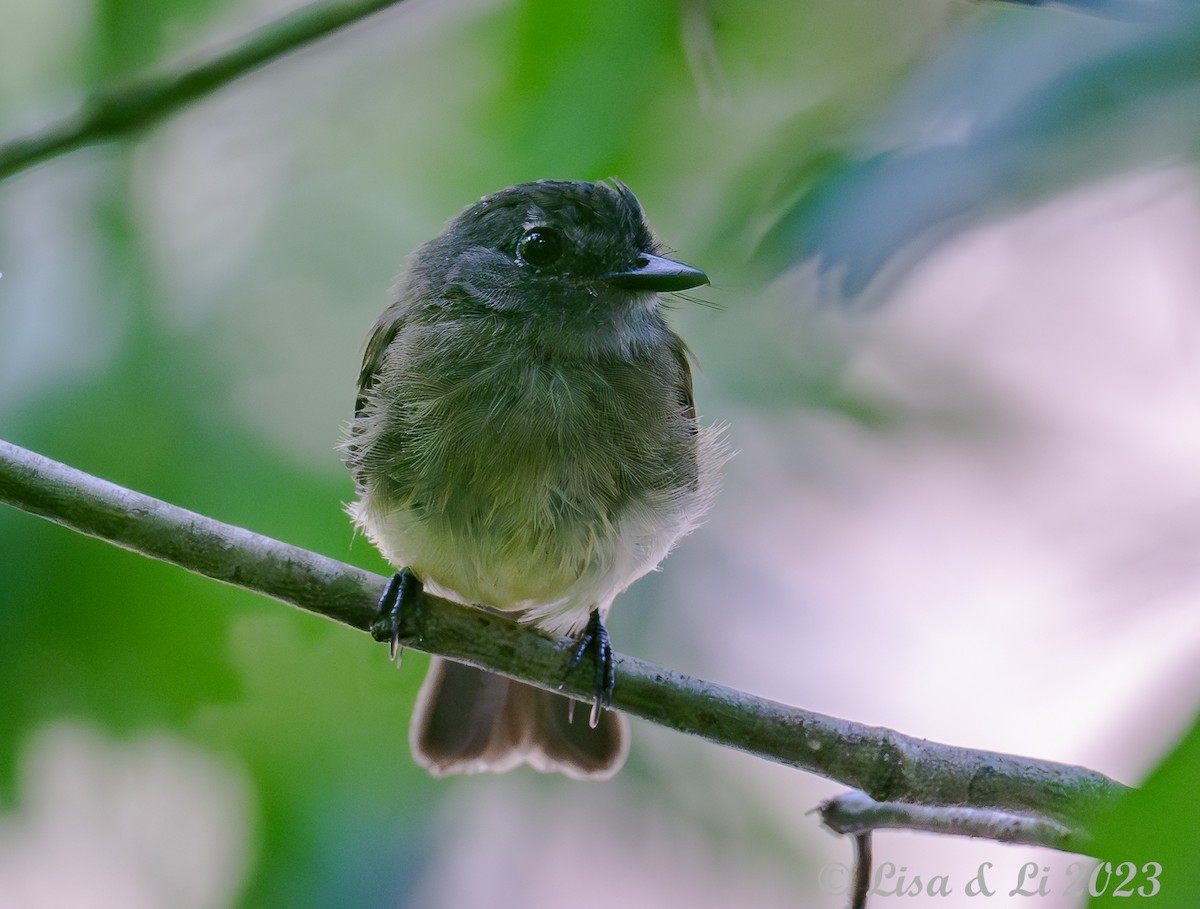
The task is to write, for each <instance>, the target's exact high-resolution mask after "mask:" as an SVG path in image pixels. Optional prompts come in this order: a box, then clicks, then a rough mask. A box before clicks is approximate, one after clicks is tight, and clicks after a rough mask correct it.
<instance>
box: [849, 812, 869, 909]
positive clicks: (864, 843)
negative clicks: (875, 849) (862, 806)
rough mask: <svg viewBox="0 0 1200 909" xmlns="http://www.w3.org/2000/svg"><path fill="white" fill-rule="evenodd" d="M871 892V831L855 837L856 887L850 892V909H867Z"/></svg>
mask: <svg viewBox="0 0 1200 909" xmlns="http://www.w3.org/2000/svg"><path fill="white" fill-rule="evenodd" d="M870 892H871V831H869V830H868V831H867V832H865V833H856V834H855V835H854V887H853V889H852V890H851V891H850V909H867V894H868V893H870Z"/></svg>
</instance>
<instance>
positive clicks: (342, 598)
mask: <svg viewBox="0 0 1200 909" xmlns="http://www.w3.org/2000/svg"><path fill="white" fill-rule="evenodd" d="M0 501H2V502H5V503H7V504H9V505H12V506H14V507H16V508H19V509H21V510H23V511H27V512H29V513H31V514H35V515H40V516H41V517H44V518H46V519H48V520H50V521H54V522H56V523H58V524H62V525H64V526H66V527H69V528H72V529H74V530H77V531H79V532H80V533H84V534H88V535H91V536H95V537H99V538H100V539H103V540H107V541H108V542H110V543H114V544H116V545H118V546H122V547H124V548H126V549H131V550H133V551H135V552H139V553H142V554H143V555H146V556H149V557H151V558H155V559H161V560H163V561H167V562H171V563H172V564H175V565H178V566H180V567H181V568H186V569H188V570H189V571H194V572H196V573H198V574H203V575H206V576H207V577H210V578H214V579H216V580H219V581H224V582H226V583H228V584H233V585H236V586H238V587H242V588H245V589H247V590H252V591H255V592H257V593H261V594H265V595H266V596H270V597H273V598H275V599H277V600H280V601H282V602H284V603H288V604H290V605H292V606H297V607H299V608H301V609H304V610H307V611H309V612H313V613H316V614H318V615H322V616H325V617H326V618H329V619H333V620H334V621H336V622H340V623H342V624H343V625H348V626H349V627H351V628H355V629H357V630H359V631H367V630H368V627H369V625H370V623H371V620H372V618H374V615H375V605H376V603H377V602H378V600H379V597H380V595H381V593H382V592H383V589H384V587H385V585H386V583H387V579H385V578H383V577H381V576H379V575H377V574H372V573H371V572H367V571H363V570H362V569H359V568H354V567H353V566H350V565H346V564H343V563H341V562H338V561H336V560H334V559H329V558H326V557H325V556H321V555H317V554H316V553H312V552H308V551H307V550H304V549H299V548H297V547H295V546H289V545H288V544H286V543H281V542H279V541H277V540H272V539H270V538H268V537H264V536H260V535H258V534H255V533H252V532H250V531H248V530H245V529H243V528H240V527H233V526H231V525H229V524H223V523H221V522H220V521H215V520H213V519H212V518H207V517H204V516H202V515H198V514H195V513H193V512H190V511H187V510H185V509H183V508H179V507H177V506H175V505H170V504H168V503H166V502H162V501H160V500H158V499H153V498H151V497H149V496H145V495H142V494H140V493H137V492H134V491H132V490H129V489H125V488H123V487H120V486H116V485H114V484H112V483H108V482H105V481H104V480H100V479H98V478H96V477H93V476H90V475H88V474H86V473H82V472H81V471H78V470H75V469H74V468H71V467H68V466H66V465H64V464H60V463H58V462H56V461H52V460H50V459H49V458H46V457H43V456H42V455H39V454H36V453H34V452H31V451H27V450H25V449H23V448H19V447H17V446H15V445H12V444H10V443H8V442H3V441H0ZM402 643H403V644H404V645H405V646H408V647H412V648H414V649H416V650H422V651H426V652H428V653H433V654H440V655H441V656H445V657H449V658H450V659H454V660H459V661H461V662H464V663H470V664H472V665H474V666H479V667H481V668H484V669H489V670H492V671H494V672H499V673H502V674H504V675H507V676H510V677H512V678H515V679H520V680H521V681H524V682H529V683H530V684H533V685H537V686H539V687H541V688H546V689H549V690H557V689H558V686H559V682H560V680H561V679H562V677H563V671H564V667H565V666H566V664H567V662H568V660H569V658H570V652H571V642H569V641H566V640H563V639H557V640H556V639H552V638H549V637H547V636H545V635H544V634H542V633H540V632H539V631H537V630H536V629H534V628H530V627H527V626H522V625H518V624H516V623H514V622H510V621H508V620H506V619H505V618H504V617H502V616H498V615H493V614H490V613H486V612H483V611H481V610H479V609H473V608H471V607H468V606H463V605H461V604H458V603H452V602H449V601H447V600H442V599H438V598H436V597H428V598H427V605H426V608H425V610H424V613H423V615H422V621H421V628H420V632H419V635H415V636H412V637H409V638H406V639H404V640H403V641H402ZM579 675H581V676H582V675H586V673H582V674H579ZM564 690H565V691H566V692H567V693H569V694H573V695H575V696H577V697H579V698H580V699H581V700H588V699H590V697H591V689H590V688H589V687H588V685H587V680H586V679H583V678H580V679H579V680H578V681H574V680H568V682H567V685H566V688H565V689H564ZM613 707H614V708H615V709H618V710H622V711H624V712H626V713H630V714H633V715H634V716H640V717H642V718H643V719H646V720H649V721H650V722H653V723H657V724H659V725H661V726H666V727H668V728H670V729H676V730H679V731H680V732H686V733H690V734H692V735H697V736H700V737H701V738H704V739H707V740H709V741H711V742H715V743H717V744H720V745H726V746H728V747H731V748H737V749H739V750H741V751H746V752H749V753H750V754H754V755H757V756H759V757H762V758H766V759H768V760H772V761H777V762H779V763H781V764H786V765H788V766H790V767H795V768H798V769H800V770H807V771H809V772H810V773H816V774H819V775H820V776H824V777H828V778H830V779H833V780H837V781H839V782H841V783H844V784H846V785H847V786H851V787H853V788H855V789H859V790H862V791H863V792H865V793H866V794H867V795H869V796H870V797H871V798H873V799H875V800H877V801H879V802H899V803H908V804H913V805H924V806H930V807H937V806H955V807H962V808H972V809H991V810H998V811H1003V812H1011V813H1015V814H1020V815H1029V816H1032V817H1034V818H1041V819H1045V821H1046V822H1047V823H1046V824H1043V825H1039V824H1030V826H1029V830H1032V831H1035V833H1033V834H1030V837H1029V839H1027V840H1026V841H1027V842H1038V843H1040V844H1041V845H1047V846H1052V847H1054V848H1057V849H1064V850H1067V851H1082V850H1084V849H1086V846H1087V842H1088V839H1089V834H1088V828H1089V826H1090V824H1091V822H1092V820H1093V819H1094V818H1095V817H1096V815H1097V814H1098V813H1099V812H1101V811H1103V810H1104V809H1106V808H1107V807H1109V806H1111V805H1112V804H1113V803H1114V802H1115V801H1116V800H1117V799H1119V798H1120V796H1121V795H1122V794H1123V793H1124V792H1125V791H1126V789H1125V787H1123V786H1122V785H1120V784H1119V783H1116V782H1114V781H1113V780H1110V779H1108V778H1107V777H1105V776H1102V775H1101V774H1099V773H1096V772H1094V771H1091V770H1087V769H1084V768H1082V767H1073V766H1069V765H1065V764H1057V763H1053V762H1050V761H1040V760H1035V759H1033V758H1025V757H1017V756H1015V755H1009V754H1000V753H995V752H990V751H975V750H971V749H967V748H956V747H953V746H950V745H941V744H937V743H934V742H929V741H925V740H923V739H917V738H912V737H910V736H906V735H902V734H901V733H898V732H894V731H892V730H890V729H885V728H881V727H877V726H865V725H862V724H860V723H854V722H851V721H849V720H842V719H837V718H835V717H830V716H825V715H823V714H819V713H813V712H811V711H808V710H801V709H799V708H796V707H789V706H787V705H784V704H780V703H778V702H776V701H770V700H766V699H765V698H760V697H755V696H754V695H751V694H746V693H744V692H741V691H737V690H735V689H732V688H726V687H723V686H721V685H715V684H713V683H712V682H706V681H704V680H702V679H697V678H693V677H690V676H686V675H683V674H681V673H678V672H673V671H671V670H669V669H664V668H662V667H659V666H655V665H652V664H650V663H647V662H644V661H642V660H639V659H636V658H634V657H630V656H620V655H618V657H617V686H616V691H615V692H614V695H613ZM886 820H887V823H886V825H887V826H894V825H896V821H895V815H894V812H893V813H892V815H889V817H888V818H887V819H886ZM1038 830H1045V831H1050V834H1049V835H1047V836H1045V837H1040V836H1038V835H1037V834H1036V831H1038ZM950 832H954V831H950ZM963 832H968V831H965V830H964V831H963ZM969 833H970V835H981V834H980V831H979V829H974V828H973V829H971V830H970V831H969ZM983 835H986V833H984V834H983Z"/></svg>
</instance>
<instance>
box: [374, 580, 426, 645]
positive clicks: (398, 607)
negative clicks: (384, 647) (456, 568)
mask: <svg viewBox="0 0 1200 909" xmlns="http://www.w3.org/2000/svg"><path fill="white" fill-rule="evenodd" d="M424 600H425V588H424V587H423V586H422V585H421V579H420V578H418V577H417V576H416V575H415V574H413V572H412V570H411V569H409V568H401V569H400V570H399V571H397V572H396V573H395V574H394V575H392V579H391V580H390V581H388V585H387V587H386V588H385V589H384V591H383V596H381V597H380V598H379V607H378V609H377V610H376V613H375V618H374V620H373V621H372V622H371V637H373V638H374V639H375V640H377V641H381V642H382V641H387V643H388V657H389V659H391V660H394V661H395V663H396V665H397V666H399V665H400V657H401V656H403V654H404V648H403V647H401V646H400V638H401V637H402V636H403V635H402V634H401V628H402V626H403V625H405V624H406V623H407V624H409V626H410V627H411V623H412V620H413V619H414V618H415V617H416V616H417V614H418V613H419V612H420V611H421V606H422V604H423V602H424Z"/></svg>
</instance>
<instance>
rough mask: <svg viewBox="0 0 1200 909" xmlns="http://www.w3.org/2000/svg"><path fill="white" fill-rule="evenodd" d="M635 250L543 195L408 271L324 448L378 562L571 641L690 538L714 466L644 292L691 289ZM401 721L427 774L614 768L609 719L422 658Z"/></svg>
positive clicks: (605, 194)
mask: <svg viewBox="0 0 1200 909" xmlns="http://www.w3.org/2000/svg"><path fill="white" fill-rule="evenodd" d="M656 253H657V244H656V243H655V241H654V239H653V237H652V236H651V234H650V231H649V229H648V227H647V226H646V223H645V220H644V218H643V216H642V211H641V207H640V206H639V205H638V202H637V199H636V198H635V197H634V196H633V194H632V193H631V192H630V191H629V190H628V189H627V188H626V187H624V186H623V185H622V184H620V183H616V182H615V181H614V183H613V185H611V186H610V185H607V184H603V183H598V184H592V183H560V182H545V181H544V182H538V183H531V184H523V185H521V186H514V187H511V188H509V189H506V190H503V191H501V192H499V193H496V194H494V195H491V196H488V197H485V198H484V199H483V200H481V201H480V202H479V203H477V204H476V205H474V206H472V207H471V208H469V209H467V210H466V211H465V212H463V213H462V214H461V215H459V217H458V218H457V219H455V220H454V221H453V222H452V223H451V224H450V225H449V226H448V227H447V229H446V230H445V232H443V233H442V234H441V235H440V236H439V237H437V238H436V239H434V240H433V241H431V242H430V243H428V244H426V245H425V246H423V247H422V248H421V249H420V250H418V251H417V252H416V253H415V254H414V256H413V258H412V260H411V262H410V264H409V268H408V270H407V273H406V275H405V276H404V278H403V279H402V280H401V282H400V284H399V285H398V288H397V293H396V302H395V303H394V304H393V305H392V306H391V307H390V308H389V309H388V310H387V311H386V312H384V314H383V315H382V316H381V317H380V319H379V321H378V323H377V324H376V326H375V328H374V330H373V332H372V334H371V336H370V339H369V341H368V344H367V351H366V356H365V358H364V362H363V368H362V373H361V376H360V380H359V400H358V406H357V413H356V416H355V419H354V421H353V423H352V424H351V429H350V434H349V438H348V439H347V440H346V442H345V444H344V450H345V452H346V455H347V458H346V459H347V463H348V464H349V466H350V468H351V470H352V471H353V474H354V478H355V481H356V485H357V489H358V496H359V498H358V501H357V502H355V503H353V504H352V505H351V507H350V511H351V514H352V515H353V517H354V519H355V521H356V522H357V523H358V524H359V526H361V527H362V528H363V530H364V531H365V532H366V534H367V536H368V537H369V538H370V539H371V540H372V541H373V542H374V543H375V544H376V545H377V546H378V547H379V549H380V551H381V552H382V553H383V554H384V556H385V557H386V558H387V559H388V560H389V561H391V562H392V563H393V564H394V565H396V566H398V567H400V566H406V567H408V568H410V569H411V570H412V571H413V572H414V573H415V574H416V575H417V576H418V577H419V578H420V579H421V580H422V582H423V583H424V585H425V586H426V587H427V588H428V589H430V590H432V591H435V592H437V593H440V594H442V595H445V596H449V597H451V598H453V599H457V600H460V601H462V602H466V603H475V604H481V605H485V606H488V607H492V608H495V609H500V610H504V611H510V612H513V613H515V614H516V615H517V616H519V617H520V618H521V619H523V620H526V621H531V622H535V623H536V624H537V625H539V627H542V628H544V629H546V630H548V631H551V632H557V633H568V634H570V633H574V632H577V631H578V630H579V629H580V628H581V627H582V626H583V625H584V624H585V623H586V621H587V619H588V616H589V614H590V613H591V611H592V610H599V612H600V614H601V615H603V614H605V613H606V612H607V609H608V607H609V606H610V605H611V603H612V600H613V598H614V597H615V596H616V595H617V594H618V593H619V592H620V591H621V590H623V589H624V588H625V587H626V586H628V585H629V584H630V583H631V582H632V581H634V580H636V579H637V578H638V577H640V576H641V575H643V574H645V573H646V572H647V571H650V570H652V569H653V568H654V567H655V566H656V565H657V564H658V563H659V562H660V561H661V560H662V558H663V557H664V556H665V555H666V554H667V552H668V550H669V549H670V548H671V546H672V545H673V544H674V542H675V541H676V540H677V539H678V538H679V537H680V536H682V535H683V534H684V533H686V532H687V531H688V530H690V529H691V528H692V527H693V526H694V525H695V523H696V521H697V520H698V518H699V517H700V515H701V514H702V512H703V510H704V508H705V507H706V505H707V503H708V501H709V499H710V497H711V494H712V491H713V474H714V473H715V468H716V466H717V464H718V462H719V461H720V454H719V451H718V445H717V443H716V441H715V433H714V432H713V431H712V430H710V429H704V428H702V427H700V426H699V425H698V423H697V420H696V413H695V407H694V405H693V402H692V380H691V372H690V369H689V366H688V354H687V348H686V347H685V345H684V343H683V341H682V340H680V338H679V337H678V336H677V335H675V334H674V333H673V332H672V331H671V330H670V329H669V328H668V327H667V325H666V323H665V322H664V321H663V320H662V318H661V315H660V313H659V293H658V292H659V291H660V290H680V289H685V288H687V287H692V286H695V285H696V284H699V283H703V282H705V281H706V280H707V279H706V278H705V277H704V275H703V273H701V272H699V271H697V270H695V269H692V268H690V267H688V266H684V265H681V264H679V263H676V262H672V261H671V260H667V259H662V258H660V257H659V256H657V255H656ZM413 723H414V732H413V745H414V750H415V752H416V754H417V757H418V759H419V760H421V761H422V762H423V763H425V764H426V766H429V767H430V768H431V769H432V770H434V771H435V772H441V773H448V772H464V771H465V772H469V771H475V770H503V769H508V767H510V766H513V765H514V764H516V763H519V762H521V761H526V762H528V763H531V764H533V765H534V766H535V767H538V769H542V770H561V771H563V772H566V773H569V774H571V775H574V776H607V775H610V774H611V773H612V772H615V770H616V769H617V768H618V767H619V766H620V763H621V762H622V761H623V759H624V755H625V751H626V744H625V738H626V737H625V734H624V724H623V721H622V720H621V719H620V718H619V717H617V716H616V715H614V714H611V713H606V714H604V716H603V717H602V722H601V723H600V725H599V726H598V727H597V728H596V729H592V728H591V727H589V726H588V725H587V722H586V718H585V717H583V716H581V717H580V718H579V719H577V720H575V722H574V723H571V722H570V720H569V719H568V711H567V704H566V701H565V699H563V698H561V697H558V696H556V695H551V694H547V693H545V692H539V691H536V690H534V689H530V688H527V687H526V686H520V685H518V684H517V683H515V682H509V681H507V680H504V679H500V678H499V677H496V676H487V675H486V674H483V673H479V672H478V671H477V670H473V669H468V668H467V667H461V666H456V665H454V664H447V663H441V662H440V661H439V663H438V664H437V665H435V667H434V668H433V669H432V670H431V672H430V678H429V680H428V681H427V683H426V687H425V689H424V693H423V696H422V698H421V701H420V703H419V705H418V711H417V716H416V717H414V721H413ZM456 730H457V731H456ZM460 732H461V734H459V733H460Z"/></svg>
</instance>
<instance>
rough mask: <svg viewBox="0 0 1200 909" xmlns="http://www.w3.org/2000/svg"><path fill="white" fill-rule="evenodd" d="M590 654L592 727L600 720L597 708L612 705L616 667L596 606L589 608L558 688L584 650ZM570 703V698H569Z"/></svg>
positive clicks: (606, 631) (561, 685)
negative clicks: (589, 611)
mask: <svg viewBox="0 0 1200 909" xmlns="http://www.w3.org/2000/svg"><path fill="white" fill-rule="evenodd" d="M589 653H590V654H591V656H592V667H593V669H592V672H593V676H592V713H591V716H590V717H589V720H588V722H589V723H590V725H591V726H592V728H593V729H594V728H596V724H597V723H599V722H600V709H601V708H602V707H611V706H612V695H613V688H615V687H616V682H617V670H616V666H615V664H614V661H613V649H612V644H611V643H610V642H609V639H608V629H607V628H605V627H604V619H602V618H601V617H600V610H598V609H593V610H592V614H591V615H590V616H588V623H587V627H586V628H585V629H584V631H583V635H582V636H581V637H580V638H579V643H578V644H577V645H576V646H575V652H574V654H573V655H572V656H571V662H570V663H568V664H567V670H566V672H564V673H563V677H562V681H561V682H559V683H558V687H559V688H560V689H561V688H562V687H563V685H565V684H566V683H567V678H568V677H569V676H570V675H571V673H572V672H574V671H575V667H576V666H578V665H579V663H580V662H581V661H582V660H583V657H584V655H585V654H589ZM572 704H574V702H573V701H572ZM572 712H574V711H572Z"/></svg>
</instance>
